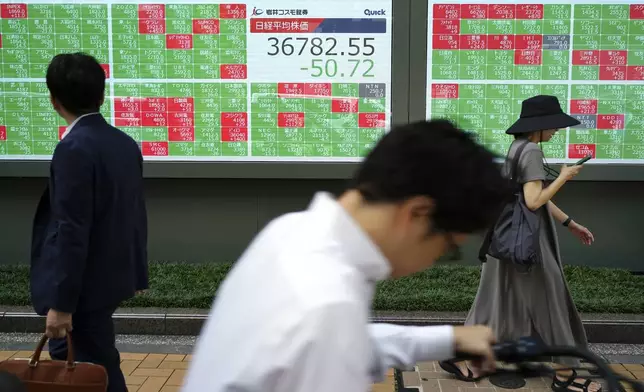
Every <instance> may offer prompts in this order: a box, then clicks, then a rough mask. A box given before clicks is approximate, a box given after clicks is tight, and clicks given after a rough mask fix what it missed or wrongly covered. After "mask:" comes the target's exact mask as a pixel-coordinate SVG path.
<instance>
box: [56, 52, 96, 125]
mask: <svg viewBox="0 0 644 392" xmlns="http://www.w3.org/2000/svg"><path fill="white" fill-rule="evenodd" d="M47 88H48V89H49V92H50V93H51V95H52V97H53V98H54V99H55V100H57V101H58V102H59V103H60V104H61V105H62V106H63V107H64V108H65V109H66V110H67V111H68V112H70V113H71V114H73V115H75V116H80V115H83V114H87V113H93V112H98V111H99V110H100V108H101V103H102V102H103V98H104V94H105V71H104V70H103V68H102V67H101V65H100V64H99V63H98V61H96V59H95V58H94V57H92V56H90V55H87V54H84V53H65V54H59V55H56V56H55V57H54V58H53V59H52V60H51V63H49V67H48V68H47Z"/></svg>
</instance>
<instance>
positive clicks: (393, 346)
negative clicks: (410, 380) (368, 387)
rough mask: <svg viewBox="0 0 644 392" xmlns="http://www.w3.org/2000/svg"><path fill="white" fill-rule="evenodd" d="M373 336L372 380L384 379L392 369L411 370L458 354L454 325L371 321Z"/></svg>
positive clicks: (370, 329) (371, 335)
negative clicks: (421, 363) (455, 349)
mask: <svg viewBox="0 0 644 392" xmlns="http://www.w3.org/2000/svg"><path fill="white" fill-rule="evenodd" d="M369 335H370V337H371V346H372V348H371V350H372V361H371V364H370V369H369V370H370V374H371V377H372V382H380V381H382V380H383V379H384V377H385V374H386V372H387V370H389V369H391V368H397V369H409V368H412V367H413V366H415V365H416V364H417V363H418V362H424V361H442V360H446V359H449V358H451V357H453V356H454V328H453V327H452V326H436V327H412V326H403V325H393V324H370V325H369Z"/></svg>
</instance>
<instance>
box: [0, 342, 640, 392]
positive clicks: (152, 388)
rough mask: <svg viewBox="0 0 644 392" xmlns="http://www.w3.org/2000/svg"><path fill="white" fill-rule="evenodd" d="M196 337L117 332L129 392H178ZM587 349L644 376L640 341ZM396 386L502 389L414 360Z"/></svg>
mask: <svg viewBox="0 0 644 392" xmlns="http://www.w3.org/2000/svg"><path fill="white" fill-rule="evenodd" d="M40 337H41V335H40V334H0V361H1V360H3V359H7V358H9V357H18V358H28V357H29V356H30V355H31V354H32V353H33V350H34V348H35V347H36V344H37V342H38V341H39V340H40ZM196 340H197V338H196V337H195V336H161V335H155V336H144V335H118V336H117V337H116V342H117V347H118V349H119V350H120V351H121V353H122V360H123V361H122V368H123V371H124V372H125V374H126V376H127V382H128V384H129V385H130V392H133V391H136V392H160V391H163V392H168V391H178V390H179V386H180V385H181V381H182V380H183V377H184V375H185V372H186V369H187V368H188V366H189V362H190V360H191V356H190V353H192V351H193V348H194V345H195V343H196ZM590 348H591V350H592V351H593V352H594V353H595V354H597V355H600V356H601V357H603V358H604V359H605V360H606V361H608V362H610V363H612V366H615V367H616V369H617V370H618V371H619V372H622V373H623V374H625V375H627V376H628V377H632V378H638V379H643V378H644V372H643V371H642V369H644V366H642V364H644V345H627V344H591V345H590ZM626 372H628V373H626ZM395 380H396V377H395V376H394V374H393V372H391V371H390V372H389V373H388V375H387V378H386V380H385V382H384V383H382V384H377V385H374V386H373V388H372V392H393V391H395V390H396V389H395ZM403 386H404V387H403ZM529 390H530V391H529ZM549 390H550V389H549V380H546V379H533V380H529V381H528V384H527V385H526V387H524V388H522V389H521V391H522V392H548V391H549ZM397 391H398V392H412V391H413V392H428V391H438V392H503V391H501V390H498V389H496V388H495V387H494V386H493V385H491V384H490V383H489V382H488V381H485V380H484V381H481V382H479V383H464V382H460V381H457V380H455V379H454V378H453V377H452V376H451V375H450V374H448V373H445V372H443V371H442V370H441V369H440V367H439V366H438V365H437V364H436V363H435V362H427V363H419V364H418V365H417V366H416V367H415V369H414V370H413V371H411V372H403V373H402V380H401V383H400V384H399V385H398V389H397ZM627 392H630V391H627Z"/></svg>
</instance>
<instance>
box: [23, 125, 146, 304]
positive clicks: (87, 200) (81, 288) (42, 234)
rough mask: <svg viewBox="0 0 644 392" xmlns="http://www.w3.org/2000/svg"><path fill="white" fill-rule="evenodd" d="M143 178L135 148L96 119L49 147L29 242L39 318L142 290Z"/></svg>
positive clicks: (114, 300) (33, 294)
mask: <svg viewBox="0 0 644 392" xmlns="http://www.w3.org/2000/svg"><path fill="white" fill-rule="evenodd" d="M142 172H143V157H142V155H141V150H140V149H139V146H138V144H137V143H136V142H135V141H134V140H133V139H132V138H131V137H130V136H128V135H126V134H125V133H123V132H121V131H120V130H118V129H116V128H114V127H112V126H111V125H109V124H108V123H107V122H106V121H105V119H104V118H103V116H101V115H100V114H91V115H88V116H85V117H82V118H80V119H79V120H78V122H77V123H76V124H75V125H74V126H73V127H72V129H71V130H70V132H69V133H68V134H67V135H66V136H65V137H64V138H63V140H61V141H60V143H59V144H58V145H57V146H56V150H55V151H54V155H53V158H52V161H51V167H50V178H49V185H48V187H47V189H46V190H45V193H44V194H43V196H42V198H41V200H40V203H39V205H38V209H37V211H36V216H35V218H34V227H33V236H32V255H31V299H32V302H33V305H34V309H35V310H36V312H37V313H38V314H41V315H42V314H45V313H46V312H47V311H48V310H49V309H55V310H58V311H61V312H68V313H76V312H84V311H95V310H101V309H106V308H116V307H117V306H118V305H119V304H120V303H121V302H122V301H124V300H126V299H129V298H131V297H132V296H133V295H134V294H135V291H136V290H143V289H146V288H147V287H148V264H147V213H146V207H145V199H144V193H143V174H142Z"/></svg>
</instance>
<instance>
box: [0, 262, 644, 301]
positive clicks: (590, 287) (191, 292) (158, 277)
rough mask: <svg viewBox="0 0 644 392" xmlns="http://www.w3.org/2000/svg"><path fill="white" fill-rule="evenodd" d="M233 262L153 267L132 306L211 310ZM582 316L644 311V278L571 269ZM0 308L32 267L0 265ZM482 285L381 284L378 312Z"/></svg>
mask: <svg viewBox="0 0 644 392" xmlns="http://www.w3.org/2000/svg"><path fill="white" fill-rule="evenodd" d="M230 267H231V265H230V264H221V263H209V264H166V263H151V264H150V290H149V291H148V292H146V293H145V294H144V295H141V296H137V297H136V298H134V299H132V300H130V301H128V302H127V303H126V304H125V305H124V306H127V307H172V308H209V307H210V305H211V303H212V298H213V296H214V294H215V292H216V290H217V287H218V286H219V284H220V283H221V281H222V280H223V279H224V277H225V276H226V274H227V273H228V271H229V270H230ZM565 272H566V278H567V279H568V283H569V286H570V290H571V291H572V294H573V297H574V299H575V303H576V304H577V306H578V309H579V310H580V311H581V312H599V313H644V276H636V275H633V274H631V273H630V272H628V271H624V270H615V269H595V268H587V267H566V268H565ZM0 282H1V283H0V305H29V289H28V287H29V268H28V267H26V266H23V265H19V266H0ZM478 282H479V268H478V267H463V266H438V267H435V268H431V269H429V270H427V271H425V272H422V273H419V274H416V275H413V276H410V277H406V278H401V279H396V280H389V281H386V282H381V283H380V284H379V285H378V290H377V292H376V297H375V300H374V308H375V309H376V310H401V311H419V310H420V311H423V310H424V311H467V310H468V309H469V307H470V305H471V303H472V301H473V300H474V296H475V294H476V289H477V286H478Z"/></svg>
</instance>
